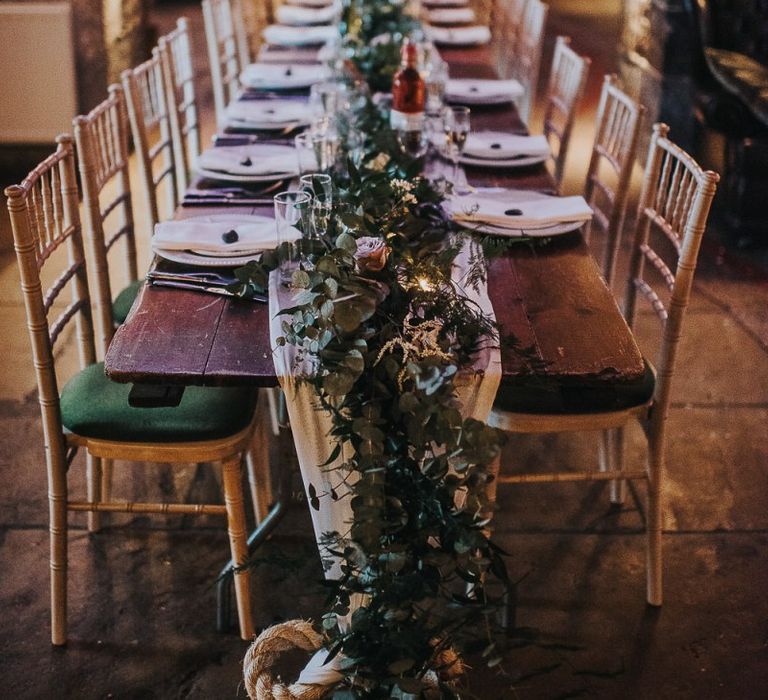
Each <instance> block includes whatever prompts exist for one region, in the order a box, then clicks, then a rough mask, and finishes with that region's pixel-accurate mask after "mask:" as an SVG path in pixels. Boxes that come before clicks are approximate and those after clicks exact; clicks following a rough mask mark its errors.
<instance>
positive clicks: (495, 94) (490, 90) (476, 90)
mask: <svg viewBox="0 0 768 700" xmlns="http://www.w3.org/2000/svg"><path fill="white" fill-rule="evenodd" d="M456 31H458V30H456ZM524 92H525V88H523V86H522V85H521V84H520V83H519V82H518V81H517V80H489V79H473V78H451V79H449V80H448V82H447V83H446V85H445V96H446V98H448V99H449V100H450V99H453V100H461V99H468V100H473V101H479V100H483V99H490V100H497V99H499V98H502V99H508V100H513V99H514V98H515V97H520V96H521V95H522V94H523V93H524Z"/></svg>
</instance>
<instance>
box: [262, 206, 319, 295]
mask: <svg viewBox="0 0 768 700" xmlns="http://www.w3.org/2000/svg"><path fill="white" fill-rule="evenodd" d="M272 201H273V202H274V206H275V226H276V229H277V242H278V247H279V248H280V249H281V253H284V258H283V259H282V260H281V262H280V268H279V273H278V274H279V275H280V277H279V279H280V282H281V284H284V285H286V286H288V285H290V283H291V277H292V276H293V266H294V263H295V262H296V246H295V245H294V242H295V240H296V234H295V231H294V229H298V230H299V231H300V232H301V233H302V235H304V234H305V233H306V232H308V231H309V210H310V205H311V201H312V197H310V195H309V194H308V193H307V192H290V191H289V192H280V193H278V194H276V195H275V196H274V197H273V198H272Z"/></svg>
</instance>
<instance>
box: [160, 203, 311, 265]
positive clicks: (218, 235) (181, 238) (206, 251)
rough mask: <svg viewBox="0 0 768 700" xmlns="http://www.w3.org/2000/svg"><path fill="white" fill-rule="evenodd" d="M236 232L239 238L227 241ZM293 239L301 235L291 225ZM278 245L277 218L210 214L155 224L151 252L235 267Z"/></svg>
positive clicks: (195, 262) (178, 259) (193, 262)
mask: <svg viewBox="0 0 768 700" xmlns="http://www.w3.org/2000/svg"><path fill="white" fill-rule="evenodd" d="M230 231H235V232H236V233H237V240H236V241H234V242H232V243H226V242H225V240H224V235H225V234H227V233H229V232H230ZM289 236H290V239H291V240H298V239H299V238H301V231H299V230H298V229H296V228H292V229H291V230H290V232H289ZM277 245H278V240H277V229H276V227H275V220H274V219H273V218H271V217H269V216H258V215H251V216H246V215H239V216H233V215H232V214H210V215H206V216H195V217H191V218H189V219H182V220H180V221H164V222H162V223H159V224H156V225H155V234H154V236H153V237H152V251H153V252H154V253H156V254H157V255H159V256H160V257H161V258H165V259H166V260H172V261H173V262H180V263H185V264H189V265H205V266H209V267H234V266H237V265H245V264H246V263H247V262H248V261H250V260H253V259H255V258H257V257H258V256H259V255H260V254H261V253H262V252H263V251H265V250H273V249H274V248H276V247H277Z"/></svg>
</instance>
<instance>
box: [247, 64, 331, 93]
mask: <svg viewBox="0 0 768 700" xmlns="http://www.w3.org/2000/svg"><path fill="white" fill-rule="evenodd" d="M330 73H331V72H330V70H329V69H328V68H327V67H326V66H319V65H314V66H313V65H303V64H293V63H251V64H250V65H248V66H246V67H245V70H244V71H243V72H242V73H240V83H241V84H242V85H243V86H244V87H247V88H253V89H255V90H292V89H298V88H308V87H310V86H311V85H314V84H315V83H319V82H322V81H323V80H326V79H327V78H328V76H329V75H330Z"/></svg>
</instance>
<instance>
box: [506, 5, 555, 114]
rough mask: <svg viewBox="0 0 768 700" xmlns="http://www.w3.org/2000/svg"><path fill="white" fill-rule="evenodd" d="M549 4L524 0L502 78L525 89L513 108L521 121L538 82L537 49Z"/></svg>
mask: <svg viewBox="0 0 768 700" xmlns="http://www.w3.org/2000/svg"><path fill="white" fill-rule="evenodd" d="M548 10H549V6H548V5H546V4H545V3H543V2H541V0H527V1H526V3H525V11H524V13H523V20H522V24H521V25H520V28H519V30H518V32H517V34H516V41H515V50H514V52H513V53H512V54H511V55H510V61H509V64H508V67H507V69H506V70H505V71H504V72H503V74H502V76H501V77H503V78H515V79H517V80H518V81H519V82H520V83H521V84H522V86H523V88H525V94H524V95H523V97H522V98H520V99H519V100H517V101H516V105H517V109H518V111H519V112H520V116H521V117H522V119H523V121H524V122H528V120H529V119H530V116H531V108H532V106H533V104H534V101H535V99H536V87H537V85H538V82H539V68H540V66H541V51H542V48H543V46H544V25H545V24H546V21H547V12H548Z"/></svg>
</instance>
